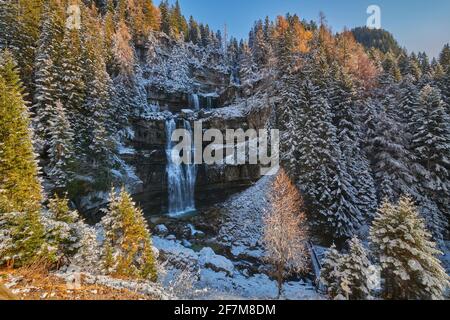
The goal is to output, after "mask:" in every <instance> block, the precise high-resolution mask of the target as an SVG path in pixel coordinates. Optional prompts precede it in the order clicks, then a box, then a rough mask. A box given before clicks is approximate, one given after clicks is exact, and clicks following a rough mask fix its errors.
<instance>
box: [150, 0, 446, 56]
mask: <svg viewBox="0 0 450 320" xmlns="http://www.w3.org/2000/svg"><path fill="white" fill-rule="evenodd" d="M174 1H175V0H170V2H172V3H173V2H174ZM179 1H180V4H181V8H182V10H183V14H184V15H185V16H186V17H187V18H188V17H189V16H190V15H193V16H194V17H195V18H196V20H198V21H200V22H204V23H208V24H209V25H210V26H211V27H212V28H213V29H223V26H224V24H225V23H226V24H227V27H228V32H229V34H230V35H233V36H236V37H238V38H242V37H247V35H248V31H249V30H250V28H251V26H252V25H253V22H254V21H255V20H257V19H259V18H264V17H265V16H266V15H268V16H269V17H271V18H274V17H276V16H277V15H280V14H281V15H284V14H286V13H287V12H291V13H297V14H298V15H299V16H300V17H301V18H305V19H307V20H311V19H313V20H317V17H318V15H319V12H320V11H323V12H324V13H325V15H326V16H327V20H328V22H329V24H330V25H331V26H332V28H333V30H334V31H340V30H342V29H343V28H344V27H345V26H347V27H348V28H352V27H355V26H362V25H365V24H366V20H367V17H368V15H367V14H366V9H367V7H368V6H369V5H371V4H376V5H378V6H380V8H381V20H382V22H381V23H382V27H383V28H384V29H386V30H388V31H390V32H392V33H393V34H394V36H395V38H396V39H397V40H398V41H399V43H400V45H401V46H404V47H406V48H407V49H408V50H409V51H426V52H427V53H428V54H429V55H431V56H437V55H438V54H439V52H440V50H441V49H442V47H443V45H444V44H445V43H448V42H450V1H449V0H179ZM155 3H156V4H159V3H160V0H155Z"/></svg>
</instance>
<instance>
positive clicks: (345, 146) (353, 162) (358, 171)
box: [330, 64, 377, 218]
mask: <svg viewBox="0 0 450 320" xmlns="http://www.w3.org/2000/svg"><path fill="white" fill-rule="evenodd" d="M333 68H334V78H335V79H334V81H332V85H331V90H330V91H331V92H330V95H331V96H330V101H331V104H332V108H333V115H334V119H333V122H334V124H335V126H336V128H337V132H336V134H337V140H338V144H339V148H340V150H341V155H342V160H341V162H342V164H343V165H345V167H346V170H347V172H348V175H349V178H350V181H349V184H350V185H351V186H352V187H353V190H354V192H355V193H354V195H353V197H352V198H353V201H354V203H353V204H354V206H355V207H357V208H358V210H359V211H360V212H359V214H358V215H360V216H361V217H365V218H368V217H371V216H373V215H374V214H375V212H376V209H377V198H376V191H375V182H374V180H373V177H372V175H371V170H370V166H369V161H368V159H367V158H366V155H365V153H364V151H363V149H362V144H363V142H362V139H361V132H362V130H361V127H360V124H359V121H358V114H357V112H358V111H357V103H358V97H357V92H356V90H355V89H354V85H353V82H352V79H351V77H350V76H349V75H348V74H347V73H346V72H345V71H343V70H342V69H341V68H340V67H339V66H338V65H336V64H334V65H333Z"/></svg>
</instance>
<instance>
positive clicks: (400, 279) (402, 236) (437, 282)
mask: <svg viewBox="0 0 450 320" xmlns="http://www.w3.org/2000/svg"><path fill="white" fill-rule="evenodd" d="M370 239H371V246H372V248H373V253H374V255H375V256H376V257H377V259H378V261H379V263H380V265H381V269H382V277H383V278H384V280H385V283H384V298H386V299H441V298H442V297H443V293H444V291H445V290H446V289H447V287H448V285H449V282H448V281H449V277H448V275H447V274H446V272H445V270H444V268H443V267H442V266H441V262H440V261H439V259H438V256H439V255H440V254H442V253H441V252H439V251H438V250H437V249H436V245H435V243H434V242H432V241H431V234H430V233H429V232H428V231H427V230H426V228H425V224H424V221H423V219H422V218H421V217H420V216H419V214H418V211H417V208H416V207H415V205H414V203H413V201H412V200H411V198H408V197H402V198H401V199H400V202H399V203H398V205H394V204H391V203H389V202H388V201H385V202H384V204H383V205H382V206H381V208H380V210H379V213H378V215H377V217H376V218H375V220H374V222H373V225H372V227H371V230H370Z"/></svg>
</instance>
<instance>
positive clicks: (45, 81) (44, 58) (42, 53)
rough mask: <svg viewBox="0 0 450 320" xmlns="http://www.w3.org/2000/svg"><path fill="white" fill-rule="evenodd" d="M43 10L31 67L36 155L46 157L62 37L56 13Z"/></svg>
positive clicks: (49, 9)
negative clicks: (32, 74) (32, 70)
mask: <svg viewBox="0 0 450 320" xmlns="http://www.w3.org/2000/svg"><path fill="white" fill-rule="evenodd" d="M51 10H52V8H51V7H50V6H48V7H46V8H45V11H44V13H43V14H44V17H43V18H42V31H41V35H40V38H39V41H38V47H37V53H36V61H35V64H34V83H33V85H34V96H33V108H32V110H33V112H34V119H33V120H34V129H35V133H36V138H37V140H38V141H37V142H36V146H37V147H38V150H37V151H39V153H41V154H45V152H46V150H47V148H48V143H47V141H49V140H50V139H49V138H50V132H49V130H48V122H49V120H50V119H51V118H53V117H54V116H55V112H54V107H55V103H56V100H57V98H58V94H59V91H58V89H59V88H58V85H59V82H58V80H59V69H58V66H57V63H58V58H59V50H58V47H59V42H60V40H61V37H62V26H61V25H60V24H59V20H58V16H57V13H55V12H52V11H51Z"/></svg>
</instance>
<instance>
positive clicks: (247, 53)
mask: <svg viewBox="0 0 450 320" xmlns="http://www.w3.org/2000/svg"><path fill="white" fill-rule="evenodd" d="M239 51H240V54H239V77H240V80H241V85H243V86H246V87H251V86H252V85H253V81H254V77H255V69H256V65H255V62H254V60H253V55H252V52H251V50H250V47H249V46H248V44H247V43H246V42H241V44H240V48H239Z"/></svg>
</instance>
